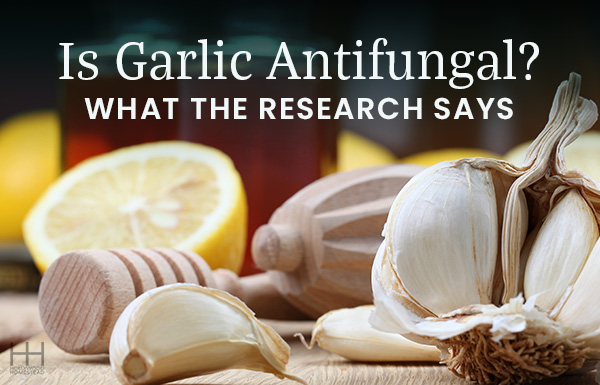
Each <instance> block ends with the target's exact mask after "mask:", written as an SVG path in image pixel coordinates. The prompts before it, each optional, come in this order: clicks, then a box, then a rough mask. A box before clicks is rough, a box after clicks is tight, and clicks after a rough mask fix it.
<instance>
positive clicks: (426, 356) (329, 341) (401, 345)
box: [309, 305, 440, 362]
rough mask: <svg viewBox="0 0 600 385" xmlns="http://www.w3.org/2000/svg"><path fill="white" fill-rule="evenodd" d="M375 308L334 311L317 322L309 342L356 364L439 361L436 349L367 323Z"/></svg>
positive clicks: (363, 307)
mask: <svg viewBox="0 0 600 385" xmlns="http://www.w3.org/2000/svg"><path fill="white" fill-rule="evenodd" d="M373 310H375V306H373V305H364V306H359V307H355V308H351V309H338V310H332V311H330V312H328V313H325V314H323V315H322V316H321V317H319V319H318V320H317V322H316V324H315V326H314V328H313V331H312V337H311V340H310V347H309V348H312V347H313V345H314V344H315V343H318V344H319V346H320V347H321V348H322V349H324V350H327V351H328V352H331V353H335V354H337V355H339V356H342V357H344V358H347V359H349V360H353V361H367V362H368V361H371V362H396V361H432V362H439V361H440V351H439V350H438V349H437V348H436V347H435V346H430V345H422V344H418V343H416V342H413V341H410V340H409V339H407V338H405V337H403V336H401V335H399V334H396V333H385V332H382V331H380V330H378V329H375V328H373V326H371V324H370V323H369V321H368V319H369V316H370V315H371V313H372V312H373Z"/></svg>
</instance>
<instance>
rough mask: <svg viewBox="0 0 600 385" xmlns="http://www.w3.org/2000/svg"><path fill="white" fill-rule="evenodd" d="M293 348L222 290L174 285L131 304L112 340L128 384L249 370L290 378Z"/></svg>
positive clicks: (116, 364)
mask: <svg viewBox="0 0 600 385" xmlns="http://www.w3.org/2000/svg"><path fill="white" fill-rule="evenodd" d="M289 352H290V348H289V346H288V345H287V344H286V343H285V341H283V339H282V338H281V337H280V336H279V335H278V334H277V333H276V332H275V331H274V330H273V329H272V328H271V327H269V326H267V325H265V324H263V323H261V322H260V321H258V320H257V319H256V318H255V317H254V314H253V313H252V311H251V310H250V309H248V307H247V306H246V305H244V303H243V302H241V301H240V300H239V299H237V298H235V297H233V296H232V295H230V294H228V293H225V292H223V291H221V290H216V289H209V288H205V287H202V286H199V285H193V284H173V285H167V286H162V287H158V288H156V289H153V290H150V291H147V292H146V293H144V294H142V295H141V296H139V297H138V298H136V299H135V300H134V301H133V302H132V303H130V304H129V305H128V306H127V308H126V309H125V311H124V312H123V313H122V314H121V316H120V317H119V320H118V321H117V323H116V325H115V327H114V330H113V333H112V336H111V341H110V361H111V366H112V369H113V371H114V373H115V374H116V376H117V378H118V379H119V381H121V382H122V383H124V384H151V383H162V382H168V381H174V380H177V379H181V378H186V377H192V376H197V375H202V374H208V373H213V372H216V371H220V370H225V369H234V368H236V369H250V370H257V371H263V372H267V373H272V374H274V375H275V376H277V377H279V378H290V379H292V380H296V381H298V382H301V383H304V381H303V380H301V379H299V378H297V377H295V376H293V375H291V374H289V373H288V372H286V370H285V365H286V363H287V361H288V358H289Z"/></svg>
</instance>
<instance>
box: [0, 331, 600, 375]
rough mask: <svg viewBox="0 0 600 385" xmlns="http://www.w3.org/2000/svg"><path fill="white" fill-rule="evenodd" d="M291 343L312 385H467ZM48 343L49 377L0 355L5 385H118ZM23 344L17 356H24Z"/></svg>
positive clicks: (94, 360)
mask: <svg viewBox="0 0 600 385" xmlns="http://www.w3.org/2000/svg"><path fill="white" fill-rule="evenodd" d="M273 326H274V327H275V328H276V329H277V330H278V331H279V332H280V333H282V335H283V336H284V337H285V338H286V340H287V341H288V343H290V346H291V348H292V350H291V357H290V362H289V364H288V369H289V370H290V371H291V372H293V373H294V374H296V375H299V376H300V377H302V378H304V380H306V382H308V384H310V385H322V384H327V385H329V384H332V385H333V384H344V385H367V384H369V385H370V384H377V385H398V384H403V385H420V384H428V385H429V384H442V385H467V384H469V383H468V382H467V381H465V380H462V379H460V378H458V377H456V376H454V375H453V374H452V373H450V372H449V371H448V370H447V369H446V368H445V367H444V366H440V365H436V364H420V363H398V364H364V363H355V362H350V361H348V360H346V359H344V358H341V357H339V356H336V355H334V354H331V353H328V352H325V351H324V350H321V349H319V348H318V347H316V348H313V350H307V349H306V348H305V347H304V346H303V345H302V344H300V342H299V341H298V340H297V339H294V338H292V337H291V335H292V334H293V332H295V331H304V332H305V333H307V332H308V331H309V330H310V328H311V326H312V323H304V322H284V321H280V322H279V323H278V324H277V325H273ZM41 342H44V351H45V357H44V373H43V374H35V375H25V374H11V373H10V352H4V353H2V354H0V383H1V384H13V383H15V384H20V385H34V384H35V385H38V384H44V385H74V384H77V385H118V384H119V382H118V381H117V380H116V377H114V375H113V373H112V371H111V369H110V363H109V358H108V355H106V354H104V355H91V356H76V355H72V354H68V353H65V352H63V351H62V350H60V349H59V348H58V347H57V346H56V345H54V344H53V343H52V342H51V341H50V340H49V339H48V337H47V336H46V335H45V334H41V335H39V336H37V337H35V338H33V339H31V340H30V341H29V348H30V350H31V351H36V350H39V349H40V346H41ZM24 350H25V347H24V344H21V345H19V346H16V347H15V351H24ZM23 363H24V358H23V357H21V356H18V357H15V361H14V365H23ZM30 365H39V357H38V356H34V357H31V361H30ZM594 375H595V372H592V373H587V374H583V375H571V376H562V377H559V378H554V379H549V380H545V381H540V382H534V383H533V384H535V385H576V384H577V385H595V384H596V382H595V381H594ZM174 384H198V385H200V384H204V385H242V384H260V385H292V384H296V382H294V381H290V380H279V379H277V378H276V377H274V376H273V375H270V374H265V373H259V372H252V371H247V370H227V371H224V372H219V373H215V374H211V375H206V376H198V377H192V378H188V379H185V380H180V381H176V382H174Z"/></svg>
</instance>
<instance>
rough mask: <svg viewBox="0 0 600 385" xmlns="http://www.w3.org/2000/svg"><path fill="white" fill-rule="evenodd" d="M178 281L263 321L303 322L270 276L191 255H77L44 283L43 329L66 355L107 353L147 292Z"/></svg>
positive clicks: (67, 257) (56, 265)
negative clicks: (228, 298) (219, 294)
mask: <svg viewBox="0 0 600 385" xmlns="http://www.w3.org/2000/svg"><path fill="white" fill-rule="evenodd" d="M177 282H187V283H196V284H200V285H204V286H208V287H213V288H218V289H221V290H225V291H227V292H229V293H231V294H233V295H235V296H237V297H239V298H240V299H242V300H243V301H245V302H246V303H247V304H248V306H249V307H250V308H251V309H252V310H254V312H255V313H256V314H257V316H259V317H264V318H275V319H302V318H305V316H304V315H303V314H302V313H301V312H300V311H299V310H297V309H295V308H294V307H292V306H291V305H290V304H289V303H288V302H287V301H286V300H285V299H283V297H282V296H281V295H280V294H279V292H278V291H277V290H276V289H275V287H274V286H273V285H272V283H271V281H270V279H269V277H267V275H265V274H258V275H255V276H248V277H243V278H239V277H238V276H237V275H236V274H234V273H233V272H232V271H230V270H226V269H217V270H215V271H212V270H211V269H210V267H209V266H208V264H207V263H206V262H205V261H204V260H203V259H202V258H200V256H198V255H197V254H196V253H193V252H191V251H181V250H175V249H126V250H125V249H120V250H76V251H71V252H68V253H66V254H64V255H62V256H61V257H60V258H58V259H57V260H56V261H55V262H53V263H52V265H50V267H49V268H48V270H47V271H46V273H45V274H44V276H43V278H42V282H41V284H40V289H39V306H40V318H41V320H42V325H43V326H44V329H45V330H46V332H47V333H48V336H49V337H50V339H52V341H54V343H55V344H56V345H58V346H59V347H60V348H61V349H63V350H65V351H67V352H70V353H75V354H92V353H106V352H108V345H109V341H110V335H111V332H112V329H113V327H114V325H115V323H116V321H117V319H118V318H119V315H121V313H122V312H123V310H124V309H125V307H126V306H127V305H128V304H129V303H130V302H131V301H133V300H134V299H135V298H136V297H137V296H138V295H140V294H142V293H143V292H145V291H147V290H149V289H152V288H155V287H157V286H161V285H166V284H171V283H177ZM199 316H201V315H199Z"/></svg>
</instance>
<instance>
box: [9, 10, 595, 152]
mask: <svg viewBox="0 0 600 385" xmlns="http://www.w3.org/2000/svg"><path fill="white" fill-rule="evenodd" d="M597 17H598V15H597V14H596V12H595V10H594V9H593V8H592V9H590V8H584V7H583V6H581V7H579V8H578V9H576V10H571V9H562V8H550V7H545V8H541V7H537V6H531V7H522V6H515V5H511V4H507V3H500V2H479V3H478V5H472V4H471V5H462V6H461V5H457V4H456V3H453V2H452V3H447V4H445V5H443V4H442V5H433V4H430V5H427V4H410V3H406V4H405V3H403V2H395V3H388V2H383V1H369V2H363V3H362V4H360V5H352V6H351V5H350V3H347V4H346V5H344V6H334V5H327V4H324V3H323V2H321V1H303V2H279V3H277V4H276V5H273V4H270V3H250V2H237V3H236V2H215V1H211V2H201V1H198V2H185V3H184V2H181V3H178V2H168V3H167V2H163V3H161V4H152V3H148V2H146V3H138V4H133V3H125V2H123V1H115V0H110V1H101V2H100V1H96V2H95V1H89V2H79V3H77V5H73V3H69V5H66V4H65V5H61V4H57V3H50V2H47V3H44V4H35V3H30V2H11V3H10V4H5V5H3V12H2V16H1V18H2V19H1V22H0V36H2V40H3V45H2V61H0V87H1V88H2V103H1V104H0V119H1V120H3V119H5V118H7V117H9V116H11V115H14V114H16V113H19V112H22V111H26V110H32V109H38V108H48V107H57V103H58V102H57V95H58V87H59V80H58V77H59V73H60V72H59V71H60V69H59V65H58V59H57V58H58V55H59V52H58V48H59V45H58V44H59V43H60V42H74V43H76V44H79V43H82V44H83V43H89V42H94V41H106V40H110V39H113V38H114V37H115V36H118V35H119V34H122V33H125V32H132V31H133V32H136V31H139V30H144V29H148V28H151V29H152V30H153V31H155V33H157V34H158V35H162V36H163V37H169V38H174V39H177V40H178V41H180V42H183V43H184V44H186V45H194V44H197V43H196V41H197V40H198V39H203V38H208V39H211V40H210V41H211V42H212V43H214V40H216V39H217V38H223V39H225V40H226V38H227V36H233V35H243V34H253V33H263V34H270V35H273V36H278V37H281V39H301V40H305V41H309V42H311V43H312V45H313V46H315V48H316V49H327V47H334V48H337V47H338V46H339V44H342V43H343V44H345V47H347V48H355V40H356V39H361V40H362V41H363V43H364V45H363V52H364V53H365V55H366V54H367V52H368V51H369V50H370V46H372V43H373V41H374V40H375V39H376V38H379V37H385V38H387V39H388V42H389V45H388V47H387V49H390V50H396V51H397V57H399V56H400V51H406V50H410V51H413V53H415V54H416V52H417V51H421V50H425V51H431V50H439V51H441V52H442V53H444V56H445V58H446V66H447V67H446V69H445V71H446V74H447V75H450V70H451V68H450V65H449V58H450V55H451V54H452V53H453V52H454V51H456V50H466V51H469V50H474V51H475V52H476V54H477V53H478V52H481V51H484V50H494V51H496V52H497V53H498V54H499V56H500V64H501V68H502V69H503V68H505V65H504V60H503V58H504V44H503V43H502V40H504V39H513V43H514V74H515V76H517V80H499V81H478V80H476V81H475V84H474V85H473V86H472V87H470V88H469V89H467V90H462V91H457V90H453V89H452V88H450V86H449V85H448V80H412V81H392V80H350V81H344V82H340V84H339V87H340V94H341V96H346V97H349V98H355V97H370V98H373V99H381V98H383V97H395V98H403V97H411V98H416V97H422V98H424V99H423V102H424V110H423V119H422V120H420V121H418V120H416V119H414V118H413V119H410V120H403V119H394V120H389V121H386V120H383V119H375V120H348V121H343V122H342V127H343V128H348V129H351V130H354V131H358V132H360V133H362V134H364V135H366V136H368V137H370V138H372V139H375V140H376V141H379V142H380V143H385V144H386V145H387V146H388V147H389V148H391V149H392V150H393V151H394V152H395V153H396V154H397V155H400V156H401V155H406V154H409V153H412V152H418V151H421V150H424V149H428V148H439V147H451V146H460V147H480V148H485V149H488V150H492V151H496V152H499V153H504V152H506V151H507V150H508V149H510V148H511V147H512V146H514V145H515V144H517V143H520V142H522V141H524V140H527V139H531V138H533V137H534V136H535V134H536V133H537V132H538V131H539V130H540V129H541V128H542V127H543V125H544V124H545V121H546V118H547V114H548V111H549V107H550V103H551V100H552V97H553V94H554V91H555V89H556V87H557V86H558V84H559V83H560V81H562V80H564V79H566V78H567V77H568V74H569V72H571V71H576V72H578V73H580V74H581V75H582V76H583V95H585V96H586V97H589V98H591V99H593V100H596V101H600V76H599V70H600V65H599V64H600V31H599V27H598V23H597V21H596V20H597ZM526 41H533V42H536V43H537V44H538V45H539V48H540V54H539V56H538V58H537V59H536V60H535V61H534V62H533V64H532V66H531V69H530V72H529V73H531V74H532V76H533V78H532V80H530V81H526V80H524V75H525V73H526V71H525V69H526V62H527V59H528V58H529V55H528V54H526V55H521V54H519V53H518V46H519V45H520V44H521V43H523V42H526ZM329 52H331V53H333V49H330V50H329ZM417 59H418V57H417ZM364 62H365V65H366V68H365V73H367V74H368V73H369V72H370V68H369V65H370V62H371V61H370V57H369V56H365V60H364ZM415 62H416V64H417V66H416V67H415V68H413V72H415V73H417V74H418V70H419V67H418V60H415ZM348 63H349V64H350V66H348V71H349V72H352V71H351V68H352V67H351V63H352V62H351V61H349V62H348ZM477 63H478V61H477V60H473V61H472V64H471V66H470V67H469V68H470V69H471V70H470V72H471V73H475V71H476V69H477ZM382 65H383V67H382V68H381V70H385V69H386V68H385V65H386V63H385V62H383V63H382ZM384 73H385V72H384ZM502 73H503V71H501V74H502ZM440 96H444V97H447V98H448V99H450V100H451V101H452V102H454V103H457V101H458V99H459V98H461V97H467V98H470V100H472V101H473V102H472V104H471V105H472V107H473V108H474V113H475V119H474V120H469V119H466V118H464V117H463V118H461V119H459V120H453V119H448V120H445V121H442V120H438V119H435V118H434V116H433V113H434V112H435V111H433V107H432V106H433V101H434V100H435V98H437V97H440ZM503 96H505V97H509V98H511V99H512V101H513V102H514V104H513V105H512V108H513V112H514V116H513V118H512V119H510V120H507V121H504V120H501V119H498V118H491V119H489V120H487V121H485V120H482V119H478V117H480V116H481V115H480V113H477V104H476V101H475V98H477V97H482V98H489V97H497V98H499V97H503ZM454 105H456V104H454Z"/></svg>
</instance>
